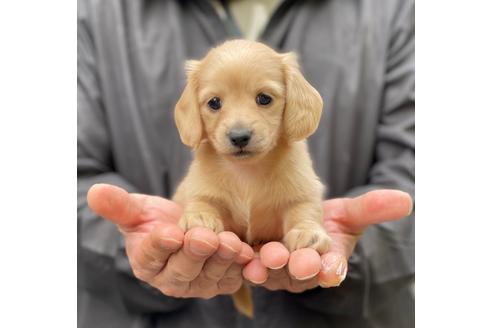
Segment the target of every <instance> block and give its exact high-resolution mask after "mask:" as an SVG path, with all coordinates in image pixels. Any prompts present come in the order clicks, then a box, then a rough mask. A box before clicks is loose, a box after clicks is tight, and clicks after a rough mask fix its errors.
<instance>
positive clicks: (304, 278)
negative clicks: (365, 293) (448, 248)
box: [243, 190, 413, 293]
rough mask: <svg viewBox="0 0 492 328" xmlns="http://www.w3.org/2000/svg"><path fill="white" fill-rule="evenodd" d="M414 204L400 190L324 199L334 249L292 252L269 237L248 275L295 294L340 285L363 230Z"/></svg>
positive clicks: (407, 210) (395, 217) (408, 210)
mask: <svg viewBox="0 0 492 328" xmlns="http://www.w3.org/2000/svg"><path fill="white" fill-rule="evenodd" d="M412 207H413V204H412V198H411V197H410V195H409V194H407V193H404V192H401V191H397V190H375V191H370V192H368V193H366V194H364V195H362V196H359V197H356V198H339V199H332V200H327V201H325V202H324V204H323V208H324V217H323V223H324V226H325V228H326V230H327V232H328V233H329V234H330V236H331V238H332V243H331V247H330V250H329V252H327V253H325V254H323V255H321V256H320V255H319V254H318V253H317V252H316V251H314V250H312V249H306V248H305V249H299V250H296V251H294V252H292V253H289V251H288V250H287V249H286V248H285V246H283V245H282V244H281V243H279V242H270V243H267V244H265V245H263V246H262V247H261V249H260V252H259V255H260V256H259V257H257V258H255V259H253V260H252V261H251V262H250V263H248V264H247V266H246V267H245V268H244V270H243V275H244V277H245V279H247V280H249V281H251V282H253V283H254V284H257V285H262V286H264V287H265V288H267V289H270V290H288V291H290V292H294V293H299V292H302V291H305V290H307V289H311V288H315V287H317V286H321V287H334V286H339V285H340V284H341V283H342V281H343V280H344V279H345V277H346V275H347V267H348V265H347V260H348V258H349V257H350V255H351V254H352V252H353V250H354V248H355V245H356V243H357V240H358V239H359V238H360V236H361V235H362V233H363V232H364V230H365V229H366V228H367V227H368V226H370V225H371V224H377V223H382V222H386V221H394V220H398V219H400V218H402V217H405V216H407V215H409V214H410V213H411V211H412Z"/></svg>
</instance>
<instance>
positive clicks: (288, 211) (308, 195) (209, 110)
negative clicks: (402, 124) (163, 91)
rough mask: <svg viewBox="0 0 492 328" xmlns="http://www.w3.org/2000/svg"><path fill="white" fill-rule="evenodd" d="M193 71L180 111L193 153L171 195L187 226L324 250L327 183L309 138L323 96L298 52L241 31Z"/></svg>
mask: <svg viewBox="0 0 492 328" xmlns="http://www.w3.org/2000/svg"><path fill="white" fill-rule="evenodd" d="M186 71H187V76H188V83H187V85H186V88H185V90H184V92H183V94H182V96H181V98H180V99H179V101H178V103H177V105H176V109H175V119H176V125H177V127H178V130H179V134H180V136H181V140H182V141H183V143H185V144H186V145H188V146H190V147H192V148H193V149H195V158H194V161H193V162H192V164H191V166H190V169H189V172H188V174H187V175H186V177H185V178H184V180H183V182H182V183H181V184H180V186H179V187H178V189H177V191H176V194H175V196H174V200H175V201H176V202H177V203H179V204H181V205H182V206H183V207H184V214H183V216H182V218H181V220H180V222H179V224H180V226H181V227H182V228H183V229H184V230H188V229H190V228H192V227H195V226H203V227H207V228H210V229H212V230H214V231H216V232H220V231H223V230H228V231H232V232H234V233H236V234H237V235H238V236H239V237H240V238H241V239H242V240H244V241H246V242H248V243H250V244H258V243H264V242H267V241H273V240H277V241H283V242H284V244H285V245H286V246H287V248H288V249H289V250H290V251H293V250H296V249H299V248H304V247H310V248H314V249H316V250H317V251H318V252H320V253H323V252H326V251H327V250H328V247H329V244H330V238H329V236H328V235H327V233H326V231H325V229H324V228H323V226H322V223H321V219H322V207H321V204H322V194H323V185H322V184H321V182H320V181H319V179H318V177H317V176H316V174H315V173H314V170H313V167H312V162H311V159H310V156H309V153H308V150H307V145H306V141H305V139H306V138H307V137H308V136H310V135H311V134H312V133H313V132H314V131H315V130H316V128H317V127H318V124H319V119H320V116H321V111H322V107H323V101H322V99H321V97H320V95H319V93H318V92H317V91H316V90H315V89H314V88H313V87H312V86H311V85H310V84H309V83H308V82H307V81H306V80H305V79H304V77H303V76H302V74H301V73H300V71H299V67H298V64H297V60H296V57H295V55H294V54H292V53H287V54H279V53H276V52H275V51H274V50H272V49H271V48H269V47H267V46H265V45H263V44H261V43H257V42H251V41H245V40H234V41H228V42H226V43H224V44H222V45H220V46H218V47H217V48H214V49H212V50H211V51H210V52H209V53H208V54H207V55H206V56H205V58H203V59H202V60H201V61H188V62H187V65H186Z"/></svg>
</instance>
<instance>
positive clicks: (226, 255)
mask: <svg viewBox="0 0 492 328" xmlns="http://www.w3.org/2000/svg"><path fill="white" fill-rule="evenodd" d="M221 247H223V248H225V249H226V251H224V250H221V251H220V250H219V252H217V254H218V255H219V256H220V258H221V259H224V260H232V259H233V258H234V257H236V255H237V251H236V250H235V249H234V248H232V247H231V246H229V245H227V244H221Z"/></svg>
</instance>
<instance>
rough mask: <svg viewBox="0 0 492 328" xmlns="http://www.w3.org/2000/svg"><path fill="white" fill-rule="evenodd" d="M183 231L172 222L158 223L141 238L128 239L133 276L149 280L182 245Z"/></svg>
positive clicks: (128, 251)
mask: <svg viewBox="0 0 492 328" xmlns="http://www.w3.org/2000/svg"><path fill="white" fill-rule="evenodd" d="M183 238H184V235H183V232H182V231H181V229H179V227H178V226H177V225H174V224H159V225H157V226H155V227H154V228H153V230H152V232H151V233H150V234H148V235H147V236H146V237H144V238H143V239H135V238H133V239H128V240H127V253H128V257H129V260H130V263H131V265H132V269H133V272H134V273H135V276H136V277H137V278H139V279H141V280H144V281H149V280H150V279H152V278H153V277H154V276H156V275H157V274H158V273H159V272H160V271H161V270H162V268H163V267H164V265H165V264H166V262H167V260H168V258H169V256H170V255H171V254H172V253H174V252H175V251H177V250H178V249H179V248H181V246H182V245H183Z"/></svg>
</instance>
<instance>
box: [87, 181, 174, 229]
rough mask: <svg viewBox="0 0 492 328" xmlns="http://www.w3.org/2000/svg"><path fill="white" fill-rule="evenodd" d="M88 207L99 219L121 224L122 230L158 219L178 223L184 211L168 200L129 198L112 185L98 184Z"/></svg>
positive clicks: (92, 189)
mask: <svg viewBox="0 0 492 328" xmlns="http://www.w3.org/2000/svg"><path fill="white" fill-rule="evenodd" d="M87 202H88V205H89V207H90V208H91V209H92V210H93V211H94V212H95V213H97V214H98V215H101V216H102V217H104V218H105V219H107V220H109V221H111V222H113V223H115V224H118V225H119V226H120V228H122V229H123V230H132V229H133V228H134V227H135V226H137V225H140V224H142V223H145V222H147V221H151V220H155V219H169V218H172V219H174V221H175V222H176V221H177V220H178V219H179V217H180V215H181V212H182V210H181V207H180V206H179V205H178V204H176V203H174V202H172V201H170V200H167V199H165V198H161V197H157V196H147V195H139V194H129V193H128V192H127V191H126V190H124V189H122V188H119V187H116V186H113V185H109V184H95V185H93V186H92V187H91V188H90V189H89V191H88V193H87Z"/></svg>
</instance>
